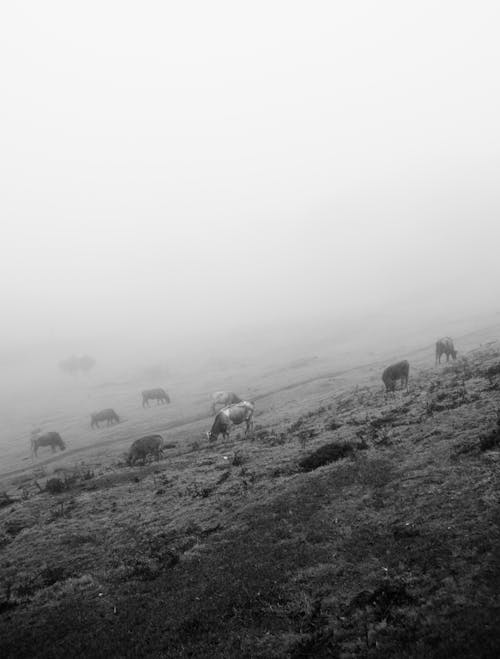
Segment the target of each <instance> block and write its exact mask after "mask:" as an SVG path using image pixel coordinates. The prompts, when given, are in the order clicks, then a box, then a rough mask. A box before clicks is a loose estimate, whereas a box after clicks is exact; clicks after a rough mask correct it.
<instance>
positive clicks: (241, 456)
mask: <svg viewBox="0 0 500 659" xmlns="http://www.w3.org/2000/svg"><path fill="white" fill-rule="evenodd" d="M245 462H248V454H247V453H245V452H244V451H235V452H234V455H233V459H232V461H231V464H232V465H233V467H241V465H243V464H245Z"/></svg>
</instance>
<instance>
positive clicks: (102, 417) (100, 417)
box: [90, 408, 120, 428]
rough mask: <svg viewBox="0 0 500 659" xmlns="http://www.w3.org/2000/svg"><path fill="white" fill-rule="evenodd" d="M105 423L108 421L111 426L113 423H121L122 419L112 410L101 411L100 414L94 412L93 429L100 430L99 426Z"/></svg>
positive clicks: (91, 421) (91, 418)
mask: <svg viewBox="0 0 500 659" xmlns="http://www.w3.org/2000/svg"><path fill="white" fill-rule="evenodd" d="M103 421H106V423H107V425H108V426H110V425H112V424H113V423H120V417H119V416H118V414H117V413H116V412H115V411H114V410H112V409H111V408H108V409H107V410H101V411H100V412H94V413H93V414H91V415H90V427H91V428H96V427H97V428H99V424H100V423H101V422H103Z"/></svg>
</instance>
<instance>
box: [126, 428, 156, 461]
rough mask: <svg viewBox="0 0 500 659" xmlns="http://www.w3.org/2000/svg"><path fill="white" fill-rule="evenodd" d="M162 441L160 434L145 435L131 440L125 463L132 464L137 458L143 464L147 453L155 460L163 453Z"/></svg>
mask: <svg viewBox="0 0 500 659" xmlns="http://www.w3.org/2000/svg"><path fill="white" fill-rule="evenodd" d="M163 447H164V441H163V437H162V436H161V435H146V437H140V438H139V439H136V440H135V442H133V444H132V446H131V447H130V450H129V452H128V457H127V463H128V464H129V465H131V466H132V465H134V464H135V463H136V462H137V460H142V463H143V464H145V462H146V458H147V457H148V455H152V456H153V457H154V458H155V460H156V461H158V460H159V459H160V455H163Z"/></svg>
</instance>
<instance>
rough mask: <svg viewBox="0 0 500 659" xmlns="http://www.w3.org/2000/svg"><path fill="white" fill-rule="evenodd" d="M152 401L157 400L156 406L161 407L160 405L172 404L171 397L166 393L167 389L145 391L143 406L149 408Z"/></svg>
mask: <svg viewBox="0 0 500 659" xmlns="http://www.w3.org/2000/svg"><path fill="white" fill-rule="evenodd" d="M150 400H156V404H157V405H159V404H160V403H164V404H165V405H166V404H167V403H170V397H169V395H168V394H167V392H166V391H165V389H160V388H158V389H145V390H144V391H143V392H142V406H143V407H146V404H147V406H148V407H149V401H150Z"/></svg>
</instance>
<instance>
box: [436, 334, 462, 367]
mask: <svg viewBox="0 0 500 659" xmlns="http://www.w3.org/2000/svg"><path fill="white" fill-rule="evenodd" d="M442 355H446V361H447V362H448V361H450V357H451V358H452V359H453V361H455V359H456V358H457V351H456V350H455V346H454V345H453V340H452V339H450V337H449V336H444V337H443V338H442V339H439V340H438V341H436V364H440V363H441V356H442Z"/></svg>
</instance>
